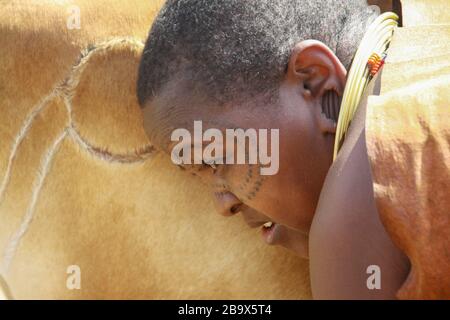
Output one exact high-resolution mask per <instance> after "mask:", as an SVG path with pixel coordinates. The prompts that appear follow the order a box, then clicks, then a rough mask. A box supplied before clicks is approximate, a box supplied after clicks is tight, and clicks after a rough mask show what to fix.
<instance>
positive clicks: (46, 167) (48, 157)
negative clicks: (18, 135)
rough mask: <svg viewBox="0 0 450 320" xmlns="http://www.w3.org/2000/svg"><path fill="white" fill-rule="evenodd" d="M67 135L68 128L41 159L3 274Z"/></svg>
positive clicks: (5, 260) (4, 256) (31, 218)
mask: <svg viewBox="0 0 450 320" xmlns="http://www.w3.org/2000/svg"><path fill="white" fill-rule="evenodd" d="M66 136H67V130H64V132H63V133H62V134H61V135H60V136H59V137H58V138H57V139H56V140H55V142H54V143H53V145H52V146H51V147H50V148H49V149H48V150H47V152H46V153H45V155H44V157H43V158H42V160H41V165H40V168H39V172H38V175H37V178H36V180H35V184H34V188H33V192H32V195H31V201H30V204H29V206H28V209H27V211H26V213H25V216H24V217H23V220H22V223H21V225H20V227H19V229H18V230H17V231H16V232H15V233H14V235H13V236H12V237H11V238H10V240H9V243H8V244H7V245H6V248H5V251H4V253H3V261H2V265H1V267H0V273H1V274H6V273H7V272H8V270H9V266H10V265H11V262H12V259H13V258H14V254H15V253H16V251H17V247H18V246H19V243H20V240H21V239H22V237H23V235H24V234H25V233H26V232H27V230H28V227H29V226H30V224H31V221H32V220H33V217H34V212H35V209H36V203H37V200H38V197H39V194H40V192H41V189H42V187H43V185H44V182H45V178H46V177H47V175H48V173H49V171H50V167H51V164H52V161H53V158H54V155H55V153H56V151H57V150H58V148H59V146H60V145H61V143H62V142H63V140H64V138H65V137H66Z"/></svg>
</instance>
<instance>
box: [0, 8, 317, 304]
mask: <svg viewBox="0 0 450 320" xmlns="http://www.w3.org/2000/svg"><path fill="white" fill-rule="evenodd" d="M162 2H163V1H161V0H158V1H155V0H153V1H150V0H146V1H106V0H96V1H87V0H78V1H64V0H60V1H56V0H54V1H49V0H47V1H43V0H39V1H37V0H36V1H33V0H17V1H16V0H11V1H0V98H1V99H0V254H1V256H0V258H1V260H0V262H1V268H2V269H1V271H2V274H3V277H4V279H5V280H6V282H7V284H8V286H9V287H10V289H11V292H12V295H13V296H14V297H15V298H25V299H28V298H58V299H78V298H85V299H93V298H110V299H117V298H137V299H141V298H175V299H177V298H187V299H189V298H233V299H236V298H252V299H261V298H264V299H270V298H288V299H291V298H296V299H304V298H310V289H309V279H308V270H307V262H306V261H304V260H301V259H299V258H297V257H295V256H293V255H292V254H290V253H288V252H287V251H285V250H283V249H281V248H273V247H268V246H266V245H264V244H263V243H262V241H261V239H260V238H259V234H258V231H257V230H249V229H248V228H247V227H246V226H245V225H244V223H243V222H242V221H241V220H240V219H238V218H232V219H224V218H222V217H219V216H218V215H216V214H215V213H214V211H213V206H212V203H211V200H210V198H209V196H208V193H207V190H206V188H205V187H204V186H203V185H202V184H201V183H200V182H199V181H197V180H196V178H195V177H192V176H189V175H188V174H186V173H184V172H182V171H179V170H178V169H177V168H176V167H175V166H173V165H172V163H171V161H170V159H169V158H168V157H167V156H165V155H163V154H161V153H158V152H157V151H156V150H154V148H153V147H152V145H151V143H150V141H148V140H147V137H146V135H145V133H144V130H143V127H142V117H141V111H140V109H139V106H138V104H137V100H136V96H135V83H136V75H137V67H138V62H139V58H140V55H141V53H142V48H143V41H144V40H145V38H146V35H147V32H148V30H149V28H150V24H151V21H152V19H153V17H154V15H155V14H156V12H157V10H158V8H159V7H160V5H161V3H162ZM77 12H79V13H80V16H79V18H80V19H79V22H80V29H77V28H75V29H73V28H68V26H73V19H75V22H76V20H77V17H76V15H77ZM74 266H75V267H74ZM78 267H79V269H77V268H78ZM74 270H75V271H74ZM78 271H80V272H81V273H80V274H79V273H78ZM78 275H81V277H80V278H79V279H78V278H76V279H78V280H81V282H77V281H78V280H74V279H75V278H74V277H76V276H78ZM74 284H76V285H74ZM78 284H79V285H80V287H81V288H80V289H77V285H78ZM5 286H6V284H5Z"/></svg>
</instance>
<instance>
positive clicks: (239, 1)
mask: <svg viewBox="0 0 450 320" xmlns="http://www.w3.org/2000/svg"><path fill="white" fill-rule="evenodd" d="M378 14H379V12H378V11H377V10H376V8H374V7H369V6H368V5H367V2H366V1H365V0H168V1H167V2H166V4H165V5H164V7H163V8H162V10H161V11H160V13H159V15H158V17H157V18H156V19H155V21H154V24H153V26H152V28H151V30H150V33H149V37H148V39H147V42H146V44H145V49H144V52H143V56H142V59H141V64H140V67H139V76H138V85H137V88H138V89H137V95H138V100H139V103H140V104H141V106H143V105H144V104H145V103H146V102H147V101H148V100H149V99H152V98H153V97H154V96H156V95H158V91H159V90H161V88H163V87H164V85H165V84H166V83H168V82H169V81H170V80H171V79H172V78H174V77H183V78H185V79H187V80H189V81H190V83H192V84H194V85H195V87H196V88H201V90H202V92H204V94H205V95H206V96H207V98H210V99H213V100H214V101H216V102H219V103H226V102H230V101H233V100H235V99H238V98H241V99H247V98H248V97H253V96H256V95H259V94H264V93H268V92H275V90H276V88H277V86H278V85H279V84H280V81H281V80H282V78H283V76H284V74H285V72H286V68H287V65H288V62H289V57H290V54H291V52H292V49H293V47H294V45H295V44H296V43H298V42H300V41H302V40H306V39H316V40H319V41H322V42H323V43H325V44H326V45H327V46H328V47H330V48H331V50H333V51H334V52H335V54H336V55H337V57H338V58H339V59H340V60H341V62H342V63H343V64H344V66H345V67H347V68H348V67H349V65H350V63H351V60H352V57H353V55H354V53H355V51H356V48H357V47H358V44H359V42H360V41H361V39H362V37H363V35H364V32H365V30H366V28H367V26H368V24H369V23H370V22H372V21H373V19H375V17H376V16H377V15H378Z"/></svg>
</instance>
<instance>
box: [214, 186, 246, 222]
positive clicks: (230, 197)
mask: <svg viewBox="0 0 450 320" xmlns="http://www.w3.org/2000/svg"><path fill="white" fill-rule="evenodd" d="M214 197H215V207H216V210H217V212H218V213H219V214H221V215H223V216H225V217H230V216H232V215H235V214H236V213H238V212H239V211H241V207H242V206H243V203H242V202H241V201H240V200H239V199H238V198H237V197H236V196H235V195H234V194H232V193H231V192H228V191H222V192H215V193H214Z"/></svg>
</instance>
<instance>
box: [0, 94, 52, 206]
mask: <svg viewBox="0 0 450 320" xmlns="http://www.w3.org/2000/svg"><path fill="white" fill-rule="evenodd" d="M57 92H58V89H54V90H53V91H52V92H51V93H50V94H49V95H47V96H46V97H45V98H44V99H43V100H42V101H41V102H39V103H38V104H37V106H36V107H34V108H32V109H31V110H32V111H31V113H30V114H29V115H28V117H27V118H26V119H25V122H24V123H23V125H22V127H21V128H20V131H19V133H18V134H17V136H16V138H15V139H14V142H13V147H12V149H11V154H10V156H9V159H8V165H7V166H6V171H5V175H4V176H3V181H2V183H1V185H0V202H1V201H2V200H3V196H4V194H5V190H6V187H7V186H8V184H9V180H10V179H11V172H12V166H13V162H14V159H15V158H16V155H17V150H18V149H19V146H20V145H21V143H22V141H23V140H24V138H25V136H26V135H27V133H28V131H29V130H30V128H31V124H32V123H33V121H34V119H35V118H36V117H37V115H38V114H39V113H40V112H41V111H42V110H43V109H44V108H45V107H46V106H47V105H48V103H49V102H50V101H51V100H52V99H53V98H54V97H56V95H57Z"/></svg>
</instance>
